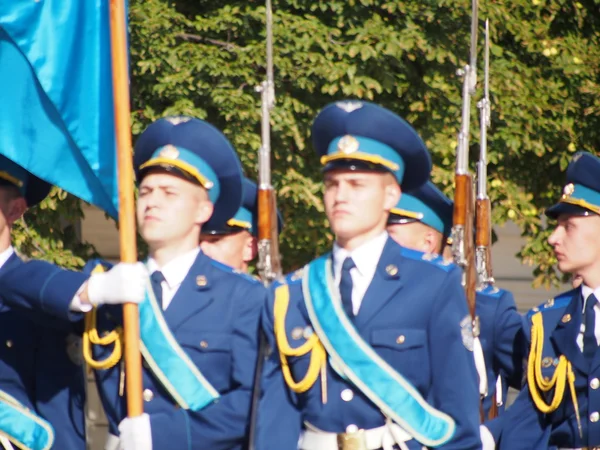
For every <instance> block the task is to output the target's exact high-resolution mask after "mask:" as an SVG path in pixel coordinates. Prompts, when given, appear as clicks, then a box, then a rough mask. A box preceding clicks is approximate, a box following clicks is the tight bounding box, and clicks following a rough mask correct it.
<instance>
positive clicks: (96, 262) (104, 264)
mask: <svg viewBox="0 0 600 450" xmlns="http://www.w3.org/2000/svg"><path fill="white" fill-rule="evenodd" d="M112 267H113V264H111V263H109V262H108V261H104V260H103V259H99V258H95V259H90V260H89V261H88V262H86V263H85V266H83V269H81V271H82V272H83V273H86V274H88V275H89V274H91V273H93V272H94V271H100V272H107V271H109V270H110V269H112Z"/></svg>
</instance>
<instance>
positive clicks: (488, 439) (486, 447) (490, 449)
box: [479, 425, 496, 450]
mask: <svg viewBox="0 0 600 450" xmlns="http://www.w3.org/2000/svg"><path fill="white" fill-rule="evenodd" d="M479 438H480V439H481V448H482V450H494V449H495V448H496V441H494V436H492V433H491V432H490V430H488V429H487V427H486V426H485V425H479Z"/></svg>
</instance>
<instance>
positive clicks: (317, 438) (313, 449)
mask: <svg viewBox="0 0 600 450" xmlns="http://www.w3.org/2000/svg"><path fill="white" fill-rule="evenodd" d="M304 425H305V426H306V429H305V430H304V431H303V433H302V435H301V436H300V440H299V442H298V448H299V449H300V450H339V449H344V448H359V449H363V450H378V449H380V448H383V450H392V449H393V448H394V445H396V444H398V445H399V446H400V448H401V449H403V450H408V447H407V446H406V444H405V443H406V442H408V441H410V440H412V436H411V435H410V434H408V433H407V432H406V431H404V430H403V429H402V428H400V427H399V426H398V425H396V424H395V423H393V422H391V421H389V420H388V422H387V423H386V424H385V425H384V426H382V427H378V428H371V429H369V430H358V431H356V432H354V433H340V434H337V433H329V432H327V431H322V430H319V429H318V428H316V427H314V426H312V425H311V424H309V423H306V422H305V424H304ZM355 440H356V441H359V442H362V444H360V446H356V444H355V443H353V442H354V441H355ZM344 442H345V443H346V445H344ZM423 448H424V447H423Z"/></svg>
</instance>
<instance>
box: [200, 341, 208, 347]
mask: <svg viewBox="0 0 600 450" xmlns="http://www.w3.org/2000/svg"><path fill="white" fill-rule="evenodd" d="M200 347H202V348H208V342H206V341H200Z"/></svg>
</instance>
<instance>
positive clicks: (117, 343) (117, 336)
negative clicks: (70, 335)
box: [82, 264, 123, 370]
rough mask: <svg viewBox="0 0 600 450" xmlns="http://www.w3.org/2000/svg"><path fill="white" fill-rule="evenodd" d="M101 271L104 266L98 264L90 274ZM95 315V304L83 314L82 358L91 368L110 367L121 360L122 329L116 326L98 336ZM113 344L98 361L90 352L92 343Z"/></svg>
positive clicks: (103, 368) (101, 368)
mask: <svg viewBox="0 0 600 450" xmlns="http://www.w3.org/2000/svg"><path fill="white" fill-rule="evenodd" d="M101 272H104V268H103V267H102V265H100V264H98V265H97V266H96V267H95V268H94V270H93V271H92V274H94V273H101ZM96 317H97V309H96V307H95V306H94V307H93V308H92V310H91V311H90V312H88V313H86V314H85V318H84V325H85V327H84V331H83V339H82V347H83V359H84V360H85V362H86V363H87V364H88V366H89V367H91V368H92V369H95V370H105V369H110V368H111V367H114V366H115V365H117V364H118V362H119V361H120V360H121V356H122V355H123V329H122V328H121V327H117V328H115V329H114V330H112V331H111V332H110V333H106V334H105V335H104V336H102V337H100V335H99V334H98V329H97V328H96V323H97V318H96ZM113 344H114V348H113V350H112V352H111V354H110V355H109V356H108V357H106V358H105V359H103V360H100V361H96V360H95V359H94V356H93V354H92V345H102V346H108V345H113Z"/></svg>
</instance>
